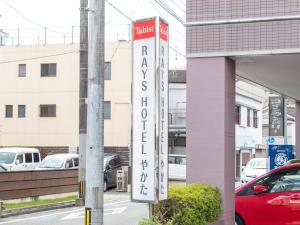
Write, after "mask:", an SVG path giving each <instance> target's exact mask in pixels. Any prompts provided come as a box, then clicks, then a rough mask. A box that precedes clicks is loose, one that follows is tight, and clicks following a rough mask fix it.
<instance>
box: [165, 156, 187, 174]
mask: <svg viewBox="0 0 300 225" xmlns="http://www.w3.org/2000/svg"><path fill="white" fill-rule="evenodd" d="M168 161H169V179H171V180H185V179H186V156H185V155H177V154H169V157H168Z"/></svg>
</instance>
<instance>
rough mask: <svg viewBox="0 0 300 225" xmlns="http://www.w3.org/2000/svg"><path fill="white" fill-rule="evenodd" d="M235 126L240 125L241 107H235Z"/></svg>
mask: <svg viewBox="0 0 300 225" xmlns="http://www.w3.org/2000/svg"><path fill="white" fill-rule="evenodd" d="M235 124H238V125H241V106H239V105H236V106H235Z"/></svg>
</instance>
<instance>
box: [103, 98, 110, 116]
mask: <svg viewBox="0 0 300 225" xmlns="http://www.w3.org/2000/svg"><path fill="white" fill-rule="evenodd" d="M110 113H111V104H110V101H105V102H104V119H106V120H107V119H110V118H111V115H110Z"/></svg>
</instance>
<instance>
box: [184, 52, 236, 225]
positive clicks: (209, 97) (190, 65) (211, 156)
mask: <svg viewBox="0 0 300 225" xmlns="http://www.w3.org/2000/svg"><path fill="white" fill-rule="evenodd" d="M234 105H235V63H234V61H232V60H230V59H228V58H225V57H217V58H194V59H188V62H187V183H189V184H190V183H206V184H211V185H214V186H217V187H218V188H219V189H220V191H221V193H222V199H223V215H222V218H221V220H220V221H218V222H216V223H215V224H216V225H233V224H234V165H235V155H234V149H235V143H234V141H235V123H234V118H235V117H234V114H235V110H234Z"/></svg>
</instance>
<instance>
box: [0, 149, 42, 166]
mask: <svg viewBox="0 0 300 225" xmlns="http://www.w3.org/2000/svg"><path fill="white" fill-rule="evenodd" d="M40 162H41V156H40V151H39V150H38V149H37V148H21V147H20V148H19V147H18V148H15V147H7V148H0V164H1V165H2V166H3V167H5V168H6V169H7V171H17V170H34V169H35V168H36V167H37V166H38V165H39V164H40Z"/></svg>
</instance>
